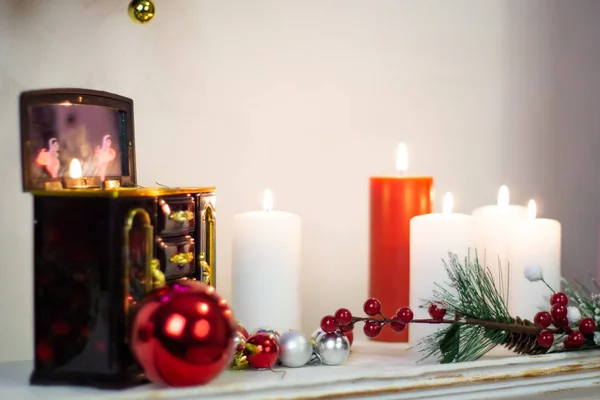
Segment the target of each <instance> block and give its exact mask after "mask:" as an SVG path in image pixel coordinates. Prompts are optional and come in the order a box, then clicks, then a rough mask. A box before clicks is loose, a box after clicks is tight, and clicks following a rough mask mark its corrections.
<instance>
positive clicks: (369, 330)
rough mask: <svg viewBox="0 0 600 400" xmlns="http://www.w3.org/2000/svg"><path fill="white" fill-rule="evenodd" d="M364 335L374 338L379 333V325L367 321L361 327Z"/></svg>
mask: <svg viewBox="0 0 600 400" xmlns="http://www.w3.org/2000/svg"><path fill="white" fill-rule="evenodd" d="M363 331H364V332H365V335H367V337H370V338H374V337H376V336H377V335H379V333H380V332H381V324H380V323H379V322H377V321H367V322H366V323H365V325H364V326H363Z"/></svg>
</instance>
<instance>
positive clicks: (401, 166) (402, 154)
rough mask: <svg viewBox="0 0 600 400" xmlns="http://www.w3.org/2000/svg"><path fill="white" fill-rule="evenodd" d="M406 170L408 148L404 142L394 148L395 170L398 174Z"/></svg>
mask: <svg viewBox="0 0 600 400" xmlns="http://www.w3.org/2000/svg"><path fill="white" fill-rule="evenodd" d="M407 170H408V150H407V149H406V144H405V143H400V144H399V145H398V149H397V150H396V172H398V174H399V175H402V174H404V173H405V172H406V171H407Z"/></svg>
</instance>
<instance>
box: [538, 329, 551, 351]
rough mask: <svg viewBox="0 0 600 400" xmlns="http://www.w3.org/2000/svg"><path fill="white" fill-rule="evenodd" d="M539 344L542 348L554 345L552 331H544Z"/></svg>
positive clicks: (541, 333) (539, 335)
mask: <svg viewBox="0 0 600 400" xmlns="http://www.w3.org/2000/svg"><path fill="white" fill-rule="evenodd" d="M537 342H538V344H539V345H540V346H542V347H550V346H552V343H554V335H553V334H552V332H550V331H546V330H543V331H541V332H540V333H539V334H538V337H537Z"/></svg>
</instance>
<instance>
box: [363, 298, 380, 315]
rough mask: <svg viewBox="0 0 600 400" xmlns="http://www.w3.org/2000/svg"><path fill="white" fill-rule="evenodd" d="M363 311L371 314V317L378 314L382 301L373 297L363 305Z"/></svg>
mask: <svg viewBox="0 0 600 400" xmlns="http://www.w3.org/2000/svg"><path fill="white" fill-rule="evenodd" d="M363 311H364V312H365V314H367V315H370V316H371V317H372V316H374V315H378V314H379V313H380V312H381V302H380V301H379V300H377V299H373V298H371V299H368V300H367V301H365V304H364V305H363Z"/></svg>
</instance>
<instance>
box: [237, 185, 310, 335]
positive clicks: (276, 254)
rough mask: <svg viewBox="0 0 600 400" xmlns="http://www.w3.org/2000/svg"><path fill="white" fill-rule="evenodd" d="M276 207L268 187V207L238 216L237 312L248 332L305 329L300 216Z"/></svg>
mask: <svg viewBox="0 0 600 400" xmlns="http://www.w3.org/2000/svg"><path fill="white" fill-rule="evenodd" d="M272 208H273V201H272V195H271V192H270V191H269V190H267V191H265V195H264V204H263V211H255V212H247V213H243V214H238V215H236V216H235V217H234V221H233V268H232V284H233V287H232V292H233V293H232V305H233V312H234V314H235V316H236V318H237V319H238V320H239V321H240V322H241V323H242V325H244V326H245V327H246V328H247V329H248V330H249V331H252V330H254V329H257V328H268V329H274V330H277V331H279V332H285V331H287V330H290V329H300V328H301V327H300V324H301V305H300V253H301V246H300V237H301V227H300V217H299V216H297V215H295V214H291V213H288V212H283V211H273V210H272Z"/></svg>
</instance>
